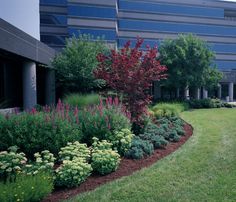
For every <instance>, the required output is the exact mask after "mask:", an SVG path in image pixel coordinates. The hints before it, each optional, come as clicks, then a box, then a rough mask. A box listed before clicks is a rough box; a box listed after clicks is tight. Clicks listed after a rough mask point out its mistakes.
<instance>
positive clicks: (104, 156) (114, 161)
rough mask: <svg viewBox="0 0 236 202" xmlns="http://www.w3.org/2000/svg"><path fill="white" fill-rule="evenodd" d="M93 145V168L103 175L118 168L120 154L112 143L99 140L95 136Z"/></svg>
mask: <svg viewBox="0 0 236 202" xmlns="http://www.w3.org/2000/svg"><path fill="white" fill-rule="evenodd" d="M93 140H94V142H93V145H92V148H93V149H92V163H91V164H92V168H93V170H94V171H95V172H98V173H100V174H102V175H105V174H108V173H111V172H113V171H115V170H116V169H117V168H118V165H119V163H120V155H119V154H118V153H117V152H116V151H113V150H112V144H111V143H109V142H107V141H106V140H102V141H101V142H99V141H98V139H97V138H93Z"/></svg>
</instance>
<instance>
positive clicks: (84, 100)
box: [63, 93, 100, 108]
mask: <svg viewBox="0 0 236 202" xmlns="http://www.w3.org/2000/svg"><path fill="white" fill-rule="evenodd" d="M99 101H100V96H99V95H98V94H85V95H82V94H79V93H73V94H69V95H67V96H65V98H64V99H63V102H64V103H67V104H69V105H71V106H78V107H80V108H82V107H85V106H88V105H94V104H98V103H99Z"/></svg>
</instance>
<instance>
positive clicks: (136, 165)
mask: <svg viewBox="0 0 236 202" xmlns="http://www.w3.org/2000/svg"><path fill="white" fill-rule="evenodd" d="M184 130H185V136H182V137H181V139H180V141H179V142H176V143H169V144H168V145H167V146H166V147H165V149H157V150H155V151H154V154H152V155H151V156H148V157H146V158H143V159H140V160H131V159H126V158H122V160H121V163H120V165H119V168H118V169H117V170H116V171H115V172H113V173H110V174H108V175H105V176H100V175H92V176H90V177H89V178H88V179H87V180H86V181H85V182H84V183H82V184H81V185H80V186H79V187H77V188H71V189H65V188H64V189H57V190H55V191H54V192H53V193H51V194H50V195H49V196H48V197H46V198H45V199H44V200H43V202H57V201H62V200H65V199H68V198H70V197H73V196H75V195H77V194H79V193H82V192H86V191H91V190H94V189H95V188H97V187H98V186H100V185H103V184H105V183H107V182H110V181H113V180H115V179H118V178H121V177H123V176H128V175H131V174H132V173H134V172H135V171H138V170H140V169H142V168H144V167H148V166H150V165H152V164H154V163H155V162H157V161H158V160H159V159H162V158H163V157H165V156H167V155H168V154H170V153H172V152H174V151H175V150H177V149H178V148H179V147H180V146H181V145H183V144H184V143H185V142H186V141H187V140H188V138H189V137H190V136H191V135H192V134H193V128H192V126H191V125H189V124H186V125H185V126H184Z"/></svg>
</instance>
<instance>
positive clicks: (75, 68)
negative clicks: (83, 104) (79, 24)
mask: <svg viewBox="0 0 236 202" xmlns="http://www.w3.org/2000/svg"><path fill="white" fill-rule="evenodd" d="M107 51H108V47H107V44H106V43H105V41H103V40H102V39H101V38H94V37H93V36H92V35H85V34H83V35H82V34H81V35H79V36H78V37H75V36H73V37H72V38H70V39H68V40H67V41H66V47H65V48H64V49H63V50H62V52H61V53H59V54H58V55H57V56H56V57H55V58H54V60H53V62H52V65H53V66H54V67H55V69H56V80H57V92H58V93H61V94H62V95H63V94H66V93H73V92H81V93H88V92H91V91H93V90H96V89H98V88H100V87H102V86H103V85H104V83H105V82H104V81H102V80H99V79H95V78H94V75H93V70H94V69H95V68H96V67H97V65H98V61H97V59H96V56H97V54H98V53H101V52H102V53H105V52H107Z"/></svg>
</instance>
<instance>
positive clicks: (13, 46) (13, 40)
mask: <svg viewBox="0 0 236 202" xmlns="http://www.w3.org/2000/svg"><path fill="white" fill-rule="evenodd" d="M0 49H2V50H5V51H8V52H10V53H14V54H17V55H19V56H21V57H24V58H27V59H30V60H32V61H35V62H38V63H42V64H45V65H50V58H53V57H54V56H55V50H53V49H52V48H50V47H48V46H47V45H45V44H43V43H42V42H40V41H38V40H37V39H35V38H33V37H31V36H30V35H28V34H26V33H25V32H23V31H21V30H20V29H18V28H16V27H14V26H13V25H11V24H9V23H8V22H6V21H4V20H3V19H0Z"/></svg>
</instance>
